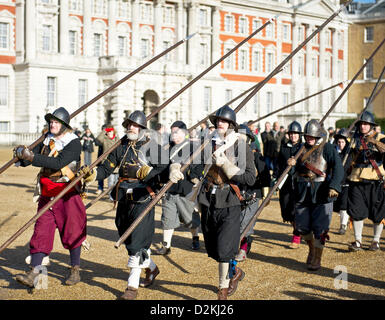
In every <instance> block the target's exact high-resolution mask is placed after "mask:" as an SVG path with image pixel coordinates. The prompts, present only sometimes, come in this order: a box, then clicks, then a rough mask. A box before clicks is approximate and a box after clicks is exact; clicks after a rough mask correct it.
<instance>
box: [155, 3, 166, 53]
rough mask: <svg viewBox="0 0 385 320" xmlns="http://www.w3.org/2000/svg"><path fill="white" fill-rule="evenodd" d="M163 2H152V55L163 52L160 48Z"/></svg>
mask: <svg viewBox="0 0 385 320" xmlns="http://www.w3.org/2000/svg"><path fill="white" fill-rule="evenodd" d="M163 4H164V0H156V1H154V5H155V9H154V55H157V54H159V53H161V52H162V51H163V47H162V23H163Z"/></svg>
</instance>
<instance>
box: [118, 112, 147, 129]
mask: <svg viewBox="0 0 385 320" xmlns="http://www.w3.org/2000/svg"><path fill="white" fill-rule="evenodd" d="M130 122H133V123H135V124H137V125H138V126H140V127H141V128H143V129H147V118H146V116H145V115H144V113H143V112H142V111H139V110H136V111H134V112H132V113H131V114H130V115H129V116H128V118H127V119H125V120H124V121H123V123H122V126H123V127H124V128H127V126H128V124H129V123H130Z"/></svg>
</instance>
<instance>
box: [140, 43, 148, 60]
mask: <svg viewBox="0 0 385 320" xmlns="http://www.w3.org/2000/svg"><path fill="white" fill-rule="evenodd" d="M149 56H150V40H149V39H140V57H141V58H142V59H143V58H147V57H149Z"/></svg>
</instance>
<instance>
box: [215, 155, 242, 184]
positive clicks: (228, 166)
mask: <svg viewBox="0 0 385 320" xmlns="http://www.w3.org/2000/svg"><path fill="white" fill-rule="evenodd" d="M213 162H214V163H215V164H216V165H217V166H218V167H220V168H222V170H223V172H224V173H225V175H226V176H227V178H229V179H231V178H232V177H233V176H235V175H236V174H237V173H238V172H239V170H240V169H239V168H238V167H237V166H236V165H235V164H233V163H231V162H230V160H229V159H228V158H227V157H226V155H225V154H224V153H220V154H215V153H214V154H213Z"/></svg>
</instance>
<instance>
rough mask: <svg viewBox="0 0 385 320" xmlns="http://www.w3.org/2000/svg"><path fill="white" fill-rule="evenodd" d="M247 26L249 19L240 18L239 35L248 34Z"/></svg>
mask: <svg viewBox="0 0 385 320" xmlns="http://www.w3.org/2000/svg"><path fill="white" fill-rule="evenodd" d="M247 24H248V21H247V18H245V17H240V18H239V30H238V32H239V33H243V34H245V33H247V31H248V30H247V29H248V28H247Z"/></svg>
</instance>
